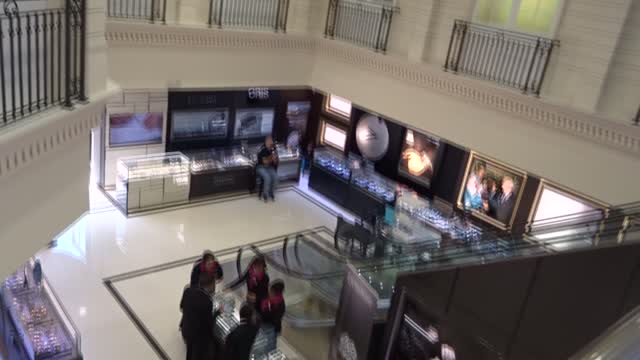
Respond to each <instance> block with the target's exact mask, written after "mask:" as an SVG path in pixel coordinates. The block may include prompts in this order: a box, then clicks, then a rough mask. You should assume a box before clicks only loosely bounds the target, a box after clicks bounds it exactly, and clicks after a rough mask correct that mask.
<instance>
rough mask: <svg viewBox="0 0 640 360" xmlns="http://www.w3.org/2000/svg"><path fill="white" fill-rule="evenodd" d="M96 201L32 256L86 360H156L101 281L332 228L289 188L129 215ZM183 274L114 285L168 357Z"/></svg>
mask: <svg viewBox="0 0 640 360" xmlns="http://www.w3.org/2000/svg"><path fill="white" fill-rule="evenodd" d="M301 188H302V189H303V191H306V186H304V184H302V185H301ZM99 197H100V195H99V194H94V196H93V198H92V204H93V205H92V206H93V207H94V208H93V210H92V211H91V212H90V213H88V214H86V215H85V216H83V217H82V218H80V219H79V220H78V221H77V222H76V223H74V224H72V225H71V226H70V227H69V228H68V229H67V230H66V231H65V232H64V233H63V234H61V235H60V236H59V238H58V239H57V246H56V247H55V248H51V249H47V250H44V251H42V252H40V253H39V254H38V255H37V256H38V257H39V258H40V259H41V260H42V262H43V268H44V271H45V274H46V276H47V278H48V280H49V281H50V283H51V284H52V287H53V288H54V290H55V291H56V293H57V295H58V297H59V298H60V299H61V301H62V303H63V305H64V307H65V308H66V310H67V312H68V313H69V315H70V316H71V318H72V320H73V322H74V323H75V325H76V327H77V328H78V330H79V332H80V334H81V336H82V352H83V354H84V358H85V359H91V360H101V359H105V360H106V359H109V360H111V359H157V358H158V355H157V354H156V353H155V352H154V351H153V349H152V347H151V346H150V345H149V344H148V343H147V342H146V340H145V338H144V337H143V336H142V334H141V333H140V332H139V330H138V328H136V326H135V325H134V323H133V322H132V321H131V319H130V318H129V317H128V316H127V314H126V313H125V312H124V311H123V309H122V308H121V307H120V306H119V304H118V303H117V302H116V301H115V300H114V298H113V297H112V295H111V293H110V292H109V291H108V290H107V288H106V287H105V285H104V279H106V278H110V277H113V276H116V275H119V274H123V273H127V272H130V271H135V270H139V269H142V268H147V267H152V266H156V265H160V264H165V263H168V262H173V261H177V260H182V259H186V258H190V257H193V256H197V255H199V254H200V253H202V250H203V249H211V250H213V251H220V250H223V249H228V248H232V247H235V246H240V245H244V244H249V243H253V242H256V241H260V240H263V239H267V238H273V237H278V236H282V235H284V234H289V233H293V232H298V231H303V230H306V229H311V228H315V227H319V226H326V227H329V228H331V229H333V228H334V227H335V223H336V218H335V216H334V215H333V214H332V213H331V212H329V211H327V209H323V208H322V207H321V206H318V205H317V204H315V203H314V202H311V201H309V199H308V198H307V197H305V196H303V195H301V194H300V193H298V192H296V191H294V190H292V189H288V190H283V191H281V192H280V193H279V194H278V198H277V201H276V202H275V203H263V202H261V201H258V199H257V198H256V197H254V196H251V197H244V198H239V199H235V200H231V201H225V202H220V203H211V204H206V205H198V206H193V207H188V208H183V209H179V210H172V211H166V212H160V213H155V214H150V215H142V216H137V217H133V218H126V217H124V216H123V215H122V214H121V213H120V212H119V211H118V210H116V209H115V208H114V207H112V206H110V205H108V203H107V202H105V201H104V199H102V200H101V199H100V198H99ZM95 204H99V205H98V206H96V205H95ZM188 276H189V268H188V266H185V267H184V268H174V269H172V271H163V272H160V273H158V274H157V275H154V276H152V277H149V276H145V277H144V278H139V279H144V280H145V281H140V280H136V281H127V282H121V283H118V285H117V286H118V287H119V288H118V291H119V292H121V294H122V295H123V296H124V297H125V300H126V301H127V302H128V303H130V304H132V307H134V308H135V309H136V311H137V312H139V317H140V319H141V320H142V321H143V322H145V325H146V326H147V327H148V328H149V329H150V331H151V332H152V333H153V335H154V337H156V338H157V339H158V341H159V342H161V345H162V347H163V348H164V350H165V351H166V353H167V354H169V355H170V358H171V359H182V358H183V357H184V353H185V349H184V345H183V343H182V341H181V338H180V334H179V332H178V330H177V319H178V317H179V310H178V303H179V297H180V295H181V291H182V288H183V286H184V284H185V283H186V282H187V281H188Z"/></svg>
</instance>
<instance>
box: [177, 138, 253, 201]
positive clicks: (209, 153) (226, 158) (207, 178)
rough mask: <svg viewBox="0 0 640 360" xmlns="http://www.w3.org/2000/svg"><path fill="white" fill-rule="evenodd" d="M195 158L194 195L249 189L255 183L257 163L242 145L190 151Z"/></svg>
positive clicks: (194, 196)
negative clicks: (255, 163) (254, 171)
mask: <svg viewBox="0 0 640 360" xmlns="http://www.w3.org/2000/svg"><path fill="white" fill-rule="evenodd" d="M187 156H188V157H189V159H190V161H191V169H190V170H191V190H190V193H189V197H190V198H192V199H193V198H197V197H202V196H209V195H214V194H219V193H223V192H232V191H246V190H248V189H250V188H251V187H252V185H253V181H252V179H253V177H252V174H253V162H252V161H251V160H250V159H249V158H248V157H247V156H246V154H244V153H243V151H242V149H241V148H240V147H235V148H228V149H210V150H206V151H199V152H193V153H187Z"/></svg>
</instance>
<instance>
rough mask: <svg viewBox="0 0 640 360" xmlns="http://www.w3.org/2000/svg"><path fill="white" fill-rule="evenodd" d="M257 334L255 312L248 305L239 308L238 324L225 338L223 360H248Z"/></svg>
mask: <svg viewBox="0 0 640 360" xmlns="http://www.w3.org/2000/svg"><path fill="white" fill-rule="evenodd" d="M257 334H258V326H256V319H255V312H254V310H253V307H252V306H251V305H249V304H244V305H242V307H241V308H240V323H239V324H238V326H236V327H235V328H234V329H233V330H231V332H230V333H229V335H228V336H227V338H226V340H225V343H224V359H225V360H249V359H250V358H251V348H252V347H253V342H254V341H255V339H256V335H257Z"/></svg>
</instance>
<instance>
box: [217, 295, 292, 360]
mask: <svg viewBox="0 0 640 360" xmlns="http://www.w3.org/2000/svg"><path fill="white" fill-rule="evenodd" d="M237 305H238V301H236V298H235V296H234V295H229V294H223V293H216V294H215V295H213V308H214V309H220V315H218V317H217V318H216V323H215V329H214V335H215V337H216V339H217V340H218V341H219V342H220V343H221V344H224V342H225V339H226V338H227V336H228V335H229V333H231V331H232V330H233V329H234V328H235V327H236V326H237V325H238V324H239V323H240V320H239V319H240V318H239V314H238V311H239V308H238V307H237ZM266 331H269V330H264V329H260V331H258V334H257V336H256V339H255V340H254V342H253V348H252V349H251V358H252V359H255V360H271V359H282V360H285V359H287V357H286V356H285V355H284V354H283V353H282V351H280V350H279V349H275V350H271V351H269V350H268V349H267V344H268V341H267V337H268V336H272V334H268V333H267V332H266ZM270 331H273V329H270Z"/></svg>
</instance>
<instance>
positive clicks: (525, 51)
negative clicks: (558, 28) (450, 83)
mask: <svg viewBox="0 0 640 360" xmlns="http://www.w3.org/2000/svg"><path fill="white" fill-rule="evenodd" d="M557 45H558V42H557V41H555V40H552V39H547V38H543V37H536V36H532V35H528V34H523V33H517V32H510V31H505V30H502V29H497V28H492V27H488V26H483V25H477V24H472V23H470V22H467V21H462V20H456V21H455V23H454V25H453V30H452V32H451V39H450V41H449V49H448V51H447V59H446V62H445V65H444V68H445V70H446V71H451V72H454V73H460V74H465V75H470V76H473V77H476V78H479V79H483V80H489V81H494V82H496V83H498V84H501V85H503V86H507V87H512V88H516V89H518V90H520V91H522V92H523V93H526V94H533V95H536V96H539V95H540V89H541V87H542V82H543V81H544V77H545V74H546V71H547V67H548V65H549V60H550V58H551V53H552V51H553V49H554V47H556V46H557Z"/></svg>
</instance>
